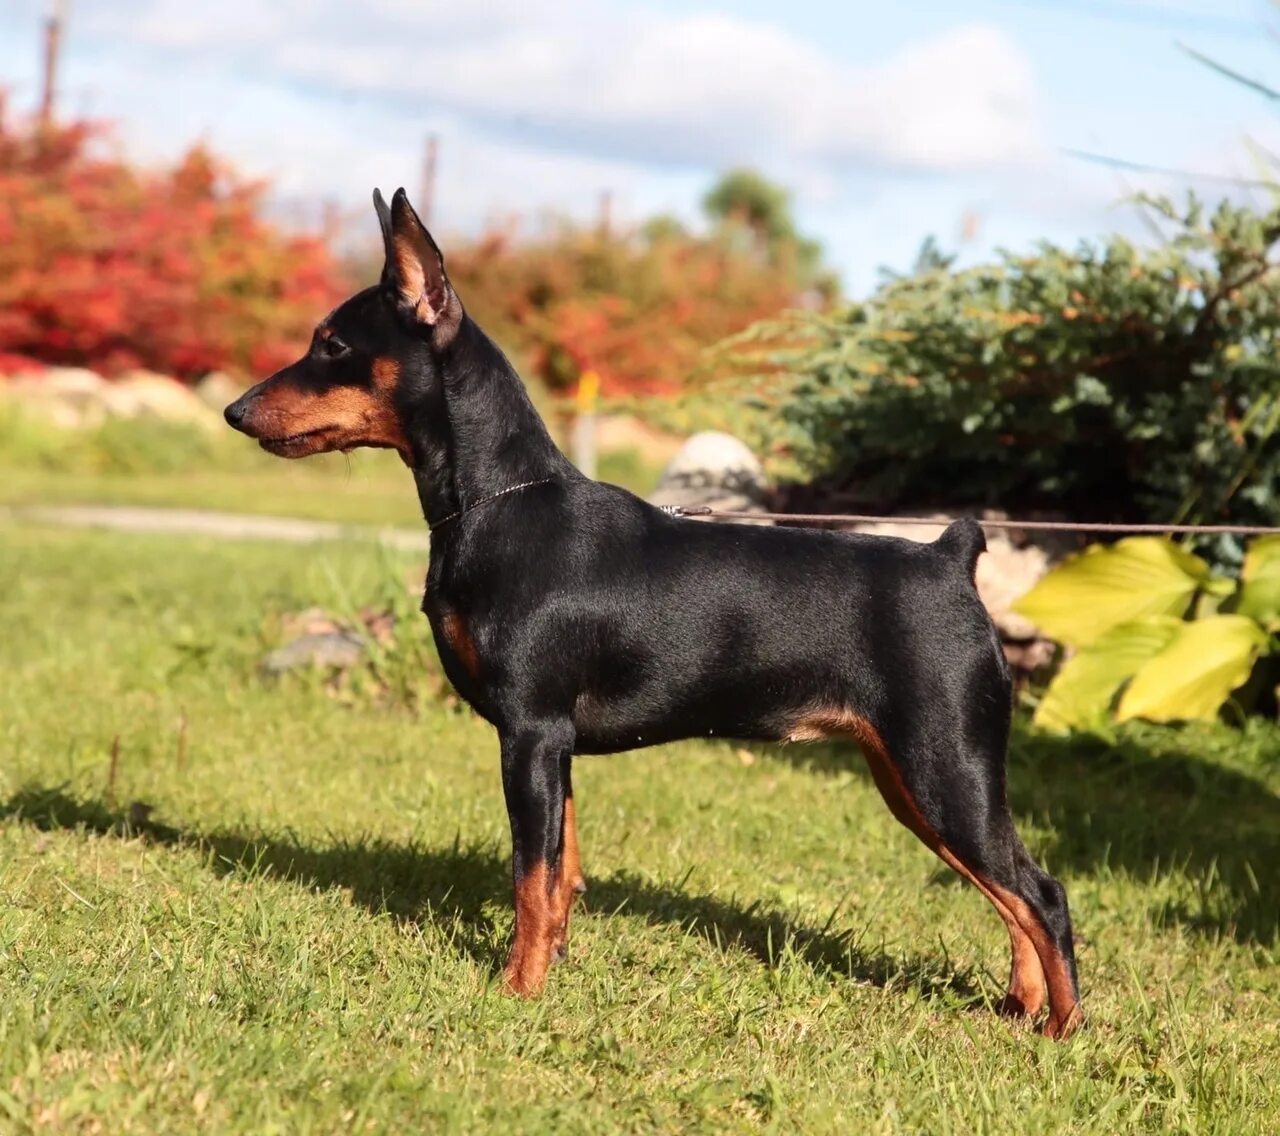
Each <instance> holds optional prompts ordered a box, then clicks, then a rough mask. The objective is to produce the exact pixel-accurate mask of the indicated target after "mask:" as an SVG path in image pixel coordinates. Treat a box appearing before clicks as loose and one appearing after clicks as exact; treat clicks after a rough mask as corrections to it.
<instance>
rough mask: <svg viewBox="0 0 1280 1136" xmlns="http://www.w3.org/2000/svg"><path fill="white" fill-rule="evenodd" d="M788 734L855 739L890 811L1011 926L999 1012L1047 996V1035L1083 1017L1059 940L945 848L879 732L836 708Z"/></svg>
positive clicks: (1027, 1009) (1022, 1010)
mask: <svg viewBox="0 0 1280 1136" xmlns="http://www.w3.org/2000/svg"><path fill="white" fill-rule="evenodd" d="M787 736H788V740H790V741H820V740H822V739H825V738H831V737H839V736H844V737H849V738H852V739H853V740H854V741H855V742H856V743H857V744H858V747H859V748H860V749H861V750H862V752H863V754H864V755H865V757H866V759H867V765H868V767H869V768H870V770H871V776H872V779H873V780H874V781H875V783H876V788H877V789H879V790H880V795H881V796H882V797H883V798H884V800H885V804H887V805H888V806H889V811H890V812H892V813H893V815H894V816H895V817H896V818H897V819H898V820H899V821H900V822H901V823H902V824H903V825H904V826H905V827H906V828H908V829H910V830H911V831H912V832H913V833H915V835H916V836H917V837H918V838H919V839H920V840H921V842H923V843H924V844H925V845H926V846H927V847H928V848H930V849H931V850H932V851H933V852H934V854H935V855H937V856H938V858H939V859H940V860H942V861H943V862H944V863H945V864H946V865H947V866H948V867H950V868H952V869H953V870H954V871H955V872H957V873H958V874H959V875H961V876H963V877H964V878H965V879H966V880H968V881H969V882H970V883H971V884H973V886H974V887H976V888H977V889H978V891H980V892H981V893H982V894H983V895H984V896H985V897H986V898H987V900H988V901H989V902H990V904H991V906H992V907H994V908H995V909H996V912H997V914H999V916H1000V918H1001V919H1002V920H1003V921H1004V925H1005V927H1006V928H1007V929H1008V931H1009V942H1010V947H1011V950H1012V966H1011V974H1010V977H1009V991H1008V995H1007V996H1006V998H1005V1001H1004V1004H1003V1006H1002V1007H1001V1009H1002V1012H1005V1013H1008V1014H1016V1015H1022V1014H1025V1015H1027V1016H1029V1017H1034V1016H1035V1015H1036V1014H1038V1013H1039V1012H1040V1010H1041V1009H1042V1008H1043V1007H1044V1004H1045V1000H1046V997H1047V999H1048V1001H1049V1005H1050V1015H1049V1020H1048V1022H1047V1023H1046V1024H1045V1026H1044V1029H1043V1032H1044V1033H1045V1034H1046V1035H1047V1036H1049V1037H1066V1036H1068V1035H1069V1034H1070V1033H1071V1032H1072V1031H1074V1030H1075V1028H1076V1027H1077V1026H1078V1025H1079V1024H1080V1022H1081V1021H1082V1020H1083V1019H1082V1015H1081V1012H1080V1005H1079V1003H1078V1002H1077V1001H1076V1000H1075V996H1074V994H1073V993H1072V983H1071V973H1070V970H1069V969H1068V967H1067V962H1066V959H1064V958H1063V957H1062V954H1061V953H1060V952H1059V951H1058V948H1057V945H1056V944H1055V943H1054V942H1053V941H1052V940H1051V939H1050V937H1049V936H1048V934H1047V933H1046V932H1045V930H1044V928H1043V926H1042V925H1041V923H1040V921H1039V919H1037V918H1036V916H1035V914H1034V913H1033V912H1032V911H1031V909H1030V908H1029V907H1028V906H1027V904H1026V903H1025V902H1023V900H1021V899H1020V898H1018V896H1016V895H1014V894H1013V893H1012V892H1010V891H1008V890H1007V889H1005V888H1003V887H1001V886H1000V885H998V884H996V883H994V882H993V881H991V880H988V879H986V878H985V877H983V876H981V875H979V874H978V873H977V872H974V871H973V870H971V869H970V868H969V867H968V866H967V865H966V864H964V863H963V862H962V861H961V860H960V858H959V857H958V856H957V855H956V854H955V853H954V852H953V851H952V850H951V849H950V848H949V847H947V845H946V844H945V843H944V842H943V840H942V838H941V837H940V836H939V835H938V834H937V833H936V832H935V831H934V830H933V827H932V826H931V825H930V824H929V822H928V821H927V820H925V818H924V814H923V813H921V811H920V808H919V806H918V805H917V804H916V802H915V798H914V797H912V795H911V793H910V792H909V791H908V789H907V787H906V785H905V784H904V783H903V781H902V775H901V773H899V771H898V767H897V766H896V765H894V763H893V761H892V759H891V758H890V757H889V751H888V749H887V747H886V746H885V744H884V739H883V738H881V737H880V733H879V731H878V730H876V728H875V727H874V726H873V725H872V724H871V723H870V722H868V721H867V720H866V719H865V718H863V717H861V716H860V715H858V714H856V713H854V712H853V711H851V710H845V709H840V708H836V709H830V710H819V711H816V712H812V713H810V714H806V715H805V716H804V717H803V718H801V719H800V720H798V721H797V722H795V723H794V724H793V725H792V726H791V729H790V731H789V732H788V735H787Z"/></svg>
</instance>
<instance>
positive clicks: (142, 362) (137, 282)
mask: <svg viewBox="0 0 1280 1136" xmlns="http://www.w3.org/2000/svg"><path fill="white" fill-rule="evenodd" d="M3 95H4V93H3V91H0V367H3V369H7V370H14V369H17V368H18V367H20V366H22V365H24V360H29V359H34V360H37V361H39V362H42V363H50V364H61V365H70V366H83V367H92V368H94V369H96V370H98V371H101V372H103V373H105V374H112V373H116V372H119V371H122V370H126V369H128V368H135V367H142V368H146V369H149V370H154V371H159V372H163V373H165V374H170V375H174V376H178V377H181V378H192V377H195V376H198V375H200V374H203V373H205V372H208V371H211V370H220V369H235V370H239V371H243V372H245V373H248V374H258V373H265V372H268V371H271V370H274V369H275V368H276V367H278V366H280V365H281V364H283V363H284V362H286V361H287V360H289V359H290V358H292V357H294V356H295V355H296V354H297V350H298V345H299V344H301V343H305V342H306V339H307V338H308V336H309V335H310V329H311V327H312V326H313V325H314V323H315V319H316V316H317V313H322V312H324V311H326V310H327V308H328V306H330V305H331V304H332V303H333V302H334V300H335V299H336V298H337V297H338V296H339V295H341V293H342V291H343V280H342V277H341V273H340V272H339V269H338V265H337V262H336V260H335V258H334V257H333V256H332V255H331V253H330V252H329V251H328V250H327V248H326V247H325V244H324V242H323V241H322V240H321V239H320V238H319V237H318V236H317V235H297V234H286V233H284V232H282V231H280V230H279V229H277V228H275V227H274V226H272V225H270V224H268V223H267V222H266V221H265V220H264V219H263V216H262V207H263V199H264V196H265V193H266V189H267V187H266V185H265V184H263V183H261V182H253V181H247V180H245V179H243V178H241V177H239V176H238V175H237V174H235V173H234V172H233V171H232V170H231V169H230V168H229V167H228V166H227V165H225V164H224V163H222V162H220V161H219V160H218V159H217V158H216V157H215V156H214V155H212V154H211V153H210V152H209V151H208V150H207V149H205V148H204V147H203V146H199V145H197V146H193V147H192V148H191V149H190V150H188V151H187V152H186V154H184V155H183V156H182V157H181V158H180V159H179V161H178V162H177V164H176V165H174V166H173V167H171V168H167V169H159V170H145V169H142V168H140V167H137V166H134V165H132V164H130V163H129V162H128V161H127V160H125V159H124V158H123V157H122V156H120V155H119V154H118V153H117V152H115V149H114V147H113V146H112V144H111V138H110V135H109V133H108V132H107V131H106V130H105V128H104V127H103V126H101V125H100V124H97V123H93V122H87V121H68V122H58V121H56V120H50V121H38V120H30V121H21V120H17V121H14V120H11V119H10V118H9V117H8V116H6V115H5V114H4V113H3V110H4V105H5V100H4V97H3Z"/></svg>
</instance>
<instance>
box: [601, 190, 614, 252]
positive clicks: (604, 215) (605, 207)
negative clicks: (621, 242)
mask: <svg viewBox="0 0 1280 1136" xmlns="http://www.w3.org/2000/svg"><path fill="white" fill-rule="evenodd" d="M599 226H600V235H601V236H602V237H603V238H604V239H605V240H608V239H609V238H610V237H611V236H612V235H613V190H611V189H606V190H602V191H601V193H600V220H599Z"/></svg>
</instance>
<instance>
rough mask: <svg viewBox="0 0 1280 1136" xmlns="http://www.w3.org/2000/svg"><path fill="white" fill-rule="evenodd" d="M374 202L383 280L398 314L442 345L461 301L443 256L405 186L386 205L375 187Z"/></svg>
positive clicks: (455, 326) (450, 332)
mask: <svg viewBox="0 0 1280 1136" xmlns="http://www.w3.org/2000/svg"><path fill="white" fill-rule="evenodd" d="M373 204H374V207H375V208H376V209H377V210H378V221H379V222H380V223H381V225H382V241H383V245H384V252H385V254H386V261H385V263H384V264H383V268H382V282H383V285H384V286H385V287H387V288H389V289H390V290H391V293H392V295H393V296H394V297H395V300H396V306H397V307H398V308H399V309H400V313H401V315H403V316H404V317H405V318H406V319H408V320H409V321H410V322H413V323H417V324H420V325H422V326H423V327H426V328H430V329H431V333H432V340H433V341H434V342H435V344H436V346H437V347H443V346H444V345H445V344H446V343H448V342H449V341H450V340H451V339H452V338H453V337H454V335H455V334H456V333H457V330H458V325H459V324H460V323H461V322H462V304H461V303H460V302H459V301H458V297H457V296H456V295H455V294H454V291H453V287H452V286H451V285H450V283H449V277H448V276H447V275H446V274H445V270H444V257H443V256H442V255H441V253H440V249H439V247H438V246H437V245H436V242H435V241H433V240H432V239H431V234H430V233H428V232H427V230H426V227H425V226H424V225H423V224H422V221H421V220H419V218H418V214H417V213H415V212H414V209H413V206H412V205H410V204H409V197H408V195H407V194H406V193H405V191H404V190H403V189H397V190H396V192H395V195H394V196H393V197H392V198H391V208H390V209H388V208H387V203H386V202H385V201H383V199H382V194H381V193H379V192H377V191H376V190H375V191H374V195H373Z"/></svg>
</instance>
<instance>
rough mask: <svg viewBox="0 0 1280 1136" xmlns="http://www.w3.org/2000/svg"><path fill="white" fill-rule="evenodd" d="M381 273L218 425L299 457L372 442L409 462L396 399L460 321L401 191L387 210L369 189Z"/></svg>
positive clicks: (423, 375)
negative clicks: (379, 229)
mask: <svg viewBox="0 0 1280 1136" xmlns="http://www.w3.org/2000/svg"><path fill="white" fill-rule="evenodd" d="M373 203H374V207H375V208H376V209H377V211H378V220H379V222H380V223H381V225H382V240H383V245H384V249H385V255H386V260H385V263H384V265H383V269H382V280H381V281H380V282H379V283H378V284H377V285H376V286H375V287H373V288H366V289H365V290H364V291H362V292H357V293H356V294H355V295H354V296H352V297H351V298H350V299H349V300H347V301H345V302H344V303H343V304H341V305H340V306H339V307H337V308H335V309H334V310H333V311H332V312H330V313H329V315H327V316H326V317H325V318H324V319H323V320H322V321H321V322H320V325H319V326H318V327H317V328H316V330H315V333H314V334H313V335H312V337H311V346H310V348H309V349H308V351H307V353H306V354H305V355H304V356H303V357H302V358H301V359H299V360H298V361H297V362H296V363H292V364H290V365H289V366H288V367H285V368H284V369H283V370H280V371H277V372H276V373H275V374H274V375H272V376H271V377H270V378H269V379H265V380H264V381H262V382H260V383H259V384H258V385H257V386H255V387H252V388H250V389H249V390H247V391H245V393H244V394H243V395H241V396H240V398H238V399H236V401H235V402H233V403H232V404H231V405H230V406H228V407H227V409H226V412H225V413H226V419H227V422H228V423H230V424H231V425H232V426H234V427H235V428H236V429H237V430H240V431H241V432H243V433H245V434H248V435H249V437H251V438H256V439H257V440H258V444H259V445H261V446H262V448H263V449H264V450H267V451H268V452H270V453H273V454H277V455H279V456H280V457H286V458H302V457H307V456H309V455H311V454H320V453H325V452H327V451H330V450H352V449H355V448H357V447H358V446H376V447H382V448H390V449H394V450H398V451H399V452H400V454H401V456H402V457H403V458H404V459H405V461H406V462H409V463H410V464H412V455H411V446H410V442H409V439H408V437H407V436H406V432H405V428H404V417H405V413H406V399H407V398H409V397H411V396H412V395H413V394H420V392H421V389H422V387H423V385H424V384H429V383H431V382H438V381H439V363H438V360H439V357H440V356H441V355H442V354H443V353H444V352H445V351H446V350H447V349H448V347H449V345H450V344H451V343H452V342H453V340H454V338H455V337H456V336H457V334H458V329H459V328H460V327H461V325H462V319H463V312H462V304H461V303H460V302H459V300H458V297H457V295H456V294H455V293H454V291H453V287H452V286H451V285H450V283H449V278H448V276H447V275H446V274H445V269H444V257H443V256H442V255H441V254H440V249H439V248H438V247H437V246H436V243H435V241H433V240H432V239H431V234H430V233H428V232H427V230H426V228H425V226H424V225H423V224H422V222H421V220H419V218H418V215H417V213H415V212H414V209H413V206H412V205H410V204H409V198H408V197H407V196H406V194H405V192H404V190H403V189H398V190H396V192H395V196H394V197H393V198H392V199H391V206H390V208H388V207H387V203H386V202H385V201H384V200H383V198H382V194H381V193H380V192H378V191H377V190H374V193H373Z"/></svg>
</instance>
